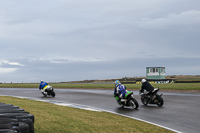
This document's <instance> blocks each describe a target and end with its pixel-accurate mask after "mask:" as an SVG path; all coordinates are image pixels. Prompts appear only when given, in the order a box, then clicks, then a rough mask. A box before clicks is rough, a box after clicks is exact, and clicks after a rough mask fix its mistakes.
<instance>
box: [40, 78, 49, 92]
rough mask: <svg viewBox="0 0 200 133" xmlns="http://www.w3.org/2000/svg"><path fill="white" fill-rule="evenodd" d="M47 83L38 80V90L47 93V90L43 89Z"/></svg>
mask: <svg viewBox="0 0 200 133" xmlns="http://www.w3.org/2000/svg"><path fill="white" fill-rule="evenodd" d="M47 85H48V84H47V83H46V82H44V81H43V80H41V81H40V86H39V90H41V92H42V93H44V94H45V95H46V94H47V92H46V91H45V89H46V88H47Z"/></svg>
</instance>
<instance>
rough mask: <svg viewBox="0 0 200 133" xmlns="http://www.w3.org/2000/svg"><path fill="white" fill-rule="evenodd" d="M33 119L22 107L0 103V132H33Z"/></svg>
mask: <svg viewBox="0 0 200 133" xmlns="http://www.w3.org/2000/svg"><path fill="white" fill-rule="evenodd" d="M34 119H35V118H34V115H32V114H29V112H26V111H24V109H20V108H19V107H17V106H13V105H12V104H5V103H0V133H34Z"/></svg>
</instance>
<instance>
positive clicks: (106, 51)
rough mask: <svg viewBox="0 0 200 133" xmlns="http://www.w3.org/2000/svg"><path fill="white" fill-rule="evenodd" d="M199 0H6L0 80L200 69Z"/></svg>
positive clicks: (0, 26) (1, 13) (0, 12)
mask: <svg viewBox="0 0 200 133" xmlns="http://www.w3.org/2000/svg"><path fill="white" fill-rule="evenodd" d="M199 5H200V1H199V0H126V1H122V0H84V1H83V0H39V1H37V0H0V55H1V56H0V82H39V81H40V80H41V79H42V80H44V81H47V82H54V81H57V82H58V81H74V80H91V79H111V78H122V77H125V76H126V77H136V76H146V75H145V74H146V67H157V66H158V67H166V75H200V44H199V43H200V6H199Z"/></svg>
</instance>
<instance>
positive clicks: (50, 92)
mask: <svg viewBox="0 0 200 133" xmlns="http://www.w3.org/2000/svg"><path fill="white" fill-rule="evenodd" d="M42 94H43V95H44V96H45V97H47V96H52V97H55V96H56V93H55V92H54V89H53V87H52V86H50V85H48V86H47V87H46V88H45V91H44V92H42Z"/></svg>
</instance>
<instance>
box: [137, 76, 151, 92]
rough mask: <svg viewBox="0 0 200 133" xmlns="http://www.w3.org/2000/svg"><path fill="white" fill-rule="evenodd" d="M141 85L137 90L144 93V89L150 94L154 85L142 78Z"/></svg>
mask: <svg viewBox="0 0 200 133" xmlns="http://www.w3.org/2000/svg"><path fill="white" fill-rule="evenodd" d="M141 82H142V87H141V89H140V91H139V93H140V94H141V93H144V90H146V91H147V92H148V94H151V92H152V91H153V90H154V87H153V86H152V85H151V84H150V83H149V82H148V81H147V80H146V79H142V80H141Z"/></svg>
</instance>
